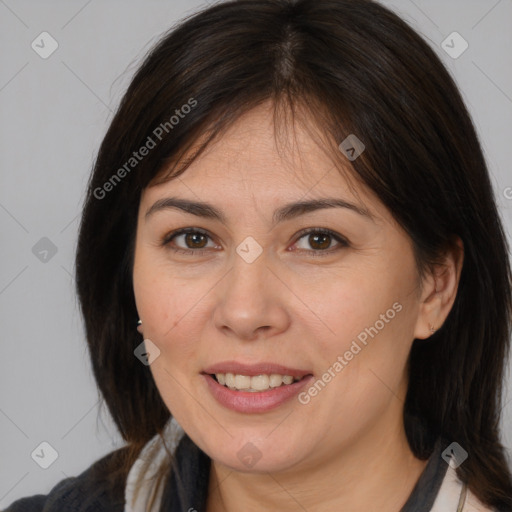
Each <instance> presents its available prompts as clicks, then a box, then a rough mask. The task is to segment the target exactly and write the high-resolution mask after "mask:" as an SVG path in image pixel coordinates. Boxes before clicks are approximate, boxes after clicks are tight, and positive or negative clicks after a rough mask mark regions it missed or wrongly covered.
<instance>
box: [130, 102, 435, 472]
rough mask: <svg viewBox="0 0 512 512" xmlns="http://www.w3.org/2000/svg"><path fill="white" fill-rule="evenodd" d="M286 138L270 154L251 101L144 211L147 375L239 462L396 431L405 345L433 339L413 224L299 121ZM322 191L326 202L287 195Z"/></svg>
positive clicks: (218, 448)
mask: <svg viewBox="0 0 512 512" xmlns="http://www.w3.org/2000/svg"><path fill="white" fill-rule="evenodd" d="M289 133H290V134H292V133H293V131H292V130H290V132H289ZM288 141H289V142H292V141H293V143H291V144H287V145H286V146H285V147H286V148H287V151H286V152H285V153H283V152H281V153H279V154H278V152H277V149H276V146H275V140H274V133H273V123H272V115H271V111H270V110H269V104H266V105H263V106H261V107H258V108H257V109H254V110H252V111H251V112H250V113H249V114H247V115H245V116H243V117H242V118H240V119H239V121H238V122H237V123H236V124H235V125H233V126H231V128H230V130H229V131H228V132H227V133H226V134H225V135H224V136H223V137H222V138H221V139H220V140H219V141H218V142H217V143H216V144H214V145H212V146H210V147H209V148H208V151H207V152H206V153H204V154H203V155H202V156H201V157H199V158H198V159H197V160H196V161H195V162H194V163H193V164H192V165H191V166H190V167H189V168H188V169H187V171H186V172H185V173H184V174H183V175H181V176H180V177H179V178H178V179H174V180H172V181H169V182H167V183H164V184H161V185H157V186H150V187H148V188H147V189H146V190H145V191H144V193H143V195H142V198H141V203H140V209H139V216H138V226H137V237H136V246H135V263H134V269H133V279H134V292H135V297H136V304H137V309H138V312H139V316H140V318H141V320H142V331H143V336H144V339H149V340H151V342H152V343H153V344H154V345H156V346H157V347H158V349H159V351H160V354H159V356H158V357H157V358H156V359H155V360H154V361H153V362H152V364H151V365H150V369H151V372H152V374H153V377H154V380H155V382H156V385H157V387H158V389H159V392H160V394H161V396H162V398H163V400H164V402H165V404H166V405H167V407H168V408H169V410H170V412H171V413H172V415H173V416H174V417H175V418H176V420H177V421H178V423H180V424H181V426H182V427H183V428H184V430H185V431H186V432H187V434H188V435H189V436H190V437H191V439H192V440H193V441H194V442H195V443H196V444H197V445H198V446H199V447H200V448H201V449H202V450H203V451H204V452H206V453H207V454H208V455H209V456H210V457H211V458H212V459H214V461H216V462H217V463H221V464H223V465H225V466H228V467H229V468H232V469H235V470H239V471H254V472H260V471H285V470H288V469H290V470H291V469H293V468H312V467H314V466H315V465H318V464H321V463H325V461H326V460H328V459H329V458H333V457H338V456H339V455H340V454H343V453H348V452H350V450H351V449H353V448H354V447H356V446H359V447H362V446H368V449H369V450H370V449H371V446H372V443H375V442H381V439H382V438H384V437H386V436H388V435H395V433H397V432H402V430H401V429H402V428H403V427H402V408H403V400H404V397H405V393H406V388H407V380H406V361H407V357H408V354H409V351H410V347H411V344H412V341H413V339H414V338H415V337H419V338H424V337H427V335H428V332H425V327H424V326H425V319H424V318H422V312H421V311H422V310H421V308H420V295H421V293H420V287H419V285H420V281H419V277H418V274H417V269H416V266H415V262H414V257H413V252H412V245H411V242H410V239H409V238H408V236H407V235H406V234H405V233H404V232H403V231H402V230H401V229H400V228H399V227H398V225H397V224H396V223H395V222H394V221H393V219H392V217H391V215H390V213H389V212H388V211H387V210H386V208H385V207H384V206H383V205H382V204H381V203H380V202H379V201H378V199H377V198H376V197H375V196H373V195H371V194H370V193H369V192H368V191H367V190H365V189H363V188H362V186H361V185H354V184H352V185H353V186H352V187H350V186H349V183H348V182H347V180H346V179H345V178H343V177H342V176H341V175H340V173H339V172H338V171H337V170H336V169H335V168H334V166H333V164H332V161H331V160H329V159H328V157H327V156H326V154H325V153H324V152H323V151H322V150H321V149H320V148H319V147H318V146H317V145H316V144H315V143H314V142H313V140H312V139H311V138H310V136H309V135H308V132H307V131H306V130H304V129H303V128H302V127H301V126H299V125H297V126H296V138H295V140H293V139H288ZM363 142H364V141H363ZM299 154H300V157H299ZM348 166H349V162H348V160H347V168H348ZM354 186H355V189H354V188H353V187H354ZM354 190H355V191H356V195H354V194H353V191H354ZM356 196H357V197H356ZM171 197H172V198H174V200H182V201H187V202H191V203H201V205H202V206H201V207H199V206H196V207H193V208H192V207H191V208H189V211H184V210H183V209H180V208H178V207H172V206H171V203H170V201H168V202H167V205H166V203H165V202H163V201H164V200H166V199H168V198H171ZM320 199H323V200H328V201H329V202H331V205H330V206H329V207H326V206H325V205H324V207H322V208H319V207H318V204H317V206H315V207H304V208H300V207H290V205H293V204H294V203H298V202H311V201H319V200H320ZM332 201H338V202H340V204H343V203H346V205H348V207H343V206H339V205H334V204H332ZM206 204H207V205H208V206H205V205H206ZM214 211H215V212H217V214H218V216H219V217H220V218H219V217H216V216H214V215H213V212H214ZM183 228H189V229H190V230H191V231H193V232H192V233H190V234H186V233H185V234H179V235H177V236H175V237H174V238H172V239H171V235H172V233H173V232H175V231H177V230H180V229H183ZM197 230H199V231H200V232H199V233H198V232H197ZM303 230H308V231H311V232H310V233H305V234H304V233H301V232H302V231H303ZM318 230H328V233H327V234H325V233H321V232H320V233H319V232H318ZM331 232H332V234H330V233H331ZM165 241H167V243H165ZM210 374H217V379H218V380H220V381H221V382H222V381H223V379H224V381H226V380H227V384H229V385H230V386H231V387H233V386H236V387H237V388H241V389H242V390H241V391H239V390H237V389H229V388H228V387H226V385H222V384H221V383H219V382H217V381H216V380H215V379H214V378H213V377H212V376H211V375H210ZM218 374H223V375H220V376H218ZM226 374H235V376H234V377H230V376H229V375H228V376H226ZM237 374H238V376H236V375H237ZM258 375H260V376H259V377H257V376H258ZM261 375H263V376H261ZM286 375H288V376H290V377H294V378H295V379H294V382H295V381H296V379H298V378H301V377H302V379H301V380H300V381H297V382H296V383H294V384H289V383H288V382H289V380H290V377H284V379H283V376H286ZM251 376H252V377H254V378H251ZM248 388H251V389H252V391H251V390H248ZM244 389H246V390H245V391H244ZM262 389H263V390H264V391H261V390H262ZM365 443H366V444H365ZM373 446H375V445H374V444H373Z"/></svg>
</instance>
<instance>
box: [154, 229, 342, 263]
mask: <svg viewBox="0 0 512 512" xmlns="http://www.w3.org/2000/svg"><path fill="white" fill-rule="evenodd" d="M188 233H198V234H201V235H204V236H207V237H208V238H210V239H211V237H210V235H209V234H208V233H207V232H206V231H204V230H203V229H200V228H182V229H178V230H176V231H173V232H171V233H169V234H167V235H166V236H165V237H164V238H163V239H162V240H161V245H162V246H169V244H170V243H171V242H172V240H174V238H176V237H177V236H180V235H185V234H188ZM312 233H315V234H321V235H328V236H330V237H331V238H333V239H334V240H336V241H337V242H338V243H339V246H338V247H336V248H334V249H325V250H321V249H312V250H307V249H298V251H299V252H304V251H305V252H308V253H311V254H310V255H311V256H313V257H323V256H328V255H330V254H332V253H333V252H336V251H339V250H340V249H342V248H344V247H348V246H349V243H348V242H347V240H345V239H344V238H343V237H341V236H340V235H338V234H337V233H335V232H334V231H331V230H330V229H325V228H307V229H303V230H301V231H299V232H298V233H297V238H296V240H295V242H294V244H296V243H297V242H298V241H299V240H300V239H301V238H303V237H304V236H306V235H309V234H312ZM169 248H170V249H171V250H172V251H174V252H175V253H179V254H186V255H190V256H192V255H202V254H204V253H205V252H207V251H208V249H181V248H175V247H169Z"/></svg>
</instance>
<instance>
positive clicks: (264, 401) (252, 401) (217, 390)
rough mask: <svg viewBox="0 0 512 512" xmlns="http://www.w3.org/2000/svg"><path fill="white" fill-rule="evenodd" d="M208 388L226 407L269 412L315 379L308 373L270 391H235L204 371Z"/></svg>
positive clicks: (253, 411)
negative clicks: (297, 379)
mask: <svg viewBox="0 0 512 512" xmlns="http://www.w3.org/2000/svg"><path fill="white" fill-rule="evenodd" d="M202 376H203V377H204V378H205V379H206V383H207V384H208V388H209V390H210V392H211V394H212V395H213V396H214V398H215V399H216V400H217V401H218V402H219V403H220V404H221V405H223V406H224V407H227V408H228V409H231V410H233V411H237V412H243V413H258V412H267V411H270V410H272V409H275V408H276V407H279V406H280V405H282V404H283V403H285V402H286V401H288V400H290V399H291V398H292V397H294V396H295V395H298V394H299V392H300V390H301V389H302V388H303V387H304V386H306V384H307V383H308V382H310V381H311V379H313V375H308V376H306V377H304V378H302V379H301V380H299V381H297V382H294V383H293V384H287V385H281V386H279V387H278V388H273V389H269V390H268V391H257V392H254V393H252V392H250V391H235V390H232V389H229V388H227V387H226V386H223V385H221V384H219V383H218V382H217V381H216V380H215V379H214V378H213V377H211V376H210V375H208V374H205V373H203V374H202Z"/></svg>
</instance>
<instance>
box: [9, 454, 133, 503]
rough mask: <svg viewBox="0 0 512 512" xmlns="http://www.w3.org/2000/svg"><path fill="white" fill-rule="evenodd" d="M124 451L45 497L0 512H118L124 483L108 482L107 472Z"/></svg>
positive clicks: (34, 497) (66, 481)
mask: <svg viewBox="0 0 512 512" xmlns="http://www.w3.org/2000/svg"><path fill="white" fill-rule="evenodd" d="M126 451H127V448H126V447H123V448H120V449H118V450H115V451H113V452H110V453H108V454H107V455H105V456H104V457H102V458H101V459H99V460H97V461H96V462H94V463H93V464H92V465H91V466H89V467H88V468H87V469H86V470H85V471H83V472H82V473H81V474H80V475H78V476H75V477H69V478H66V479H64V480H61V481H60V482H59V483H57V484H56V485H55V486H54V487H53V488H52V489H51V491H50V492H49V493H48V494H47V495H43V494H37V495H34V496H29V497H26V498H21V499H19V500H16V501H15V502H14V503H11V505H9V507H7V509H6V510H4V512H68V511H69V512H75V511H76V512H101V511H108V512H122V511H123V509H124V481H123V479H122V478H119V477H118V479H117V481H115V480H112V479H111V478H109V476H110V475H109V471H110V468H113V467H116V466H118V463H119V462H120V461H121V460H122V459H123V457H124V456H125V454H126Z"/></svg>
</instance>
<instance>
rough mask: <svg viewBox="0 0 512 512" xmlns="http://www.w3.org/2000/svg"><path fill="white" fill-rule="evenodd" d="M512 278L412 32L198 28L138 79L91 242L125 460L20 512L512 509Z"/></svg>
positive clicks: (92, 317) (188, 27)
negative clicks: (510, 368) (504, 397)
mask: <svg viewBox="0 0 512 512" xmlns="http://www.w3.org/2000/svg"><path fill="white" fill-rule="evenodd" d="M510 275H511V274H510V268H509V263H508V248H507V244H506V240H505V236H504V232H503V228H502V225H501V222H500V219H499V216H498V213H497V209H496V204H495V201H494V198H493V193H492V187H491V184H490V179H489V174H488V171H487V169H486V164H485V162H484V159H483V156H482V151H481V148H480V146H479V143H478V139H477V136H476V134H475V130H474V127H473V125H472V122H471V120H470V117H469V115H468V112H467V110H466V108H465V106H464V104H463V102H462V100H461V96H460V94H459V92H458V90H457V88H456V86H455V84H454V83H453V81H452V79H451V78H450V76H449V74H448V73H447V72H446V70H445V69H444V67H443V66H442V64H441V63H440V61H439V59H438V58H437V57H436V55H435V54H434V53H433V51H432V50H431V49H430V48H429V46H428V45H427V44H426V43H425V42H424V41H423V40H422V39H421V38H420V37H419V36H418V35H417V34H416V33H415V32H414V31H413V30H412V29H411V28H409V27H408V26H407V25H406V24H405V23H404V22H403V21H401V20H400V19H399V18H398V17H397V16H396V15H394V14H393V13H391V12H390V11H389V10H387V9H385V8H384V7H382V6H380V5H379V4H377V3H374V2H372V1H369V0H314V1H313V0H297V1H291V0H290V1H287V0H278V1H267V0H241V1H236V2H224V3H221V4H219V5H215V6H213V7H211V8H209V9H207V10H204V11H203V12H201V13H199V14H197V15H194V16H192V17H190V18H189V19H187V20H185V21H184V22H183V23H182V24H181V25H180V26H178V27H176V28H175V29H174V30H173V31H171V32H170V33H169V34H168V35H167V36H166V37H164V38H163V39H162V41H161V42H160V43H159V44H158V45H157V46H156V47H155V48H154V49H153V50H152V51H151V52H150V54H149V55H148V56H147V58H146V60H145V62H144V63H143V64H142V66H141V67H140V69H139V70H138V72H137V74H136V76H135V77H134V79H133V81H132V83H131V85H130V86H129V88H128V91H127V92H126V94H125V96H124V98H123V100H122V102H121V105H120V107H119V109H118V111H117V114H116V115H115V117H114V119H113V121H112V123H111V126H110V128H109V130H108V132H107V134H106V136H105V139H104V141H103V143H102V145H101V148H100V151H99V155H98V158H97V161H96V164H95V167H94V170H93V173H92V176H91V180H90V183H89V188H88V196H87V200H86V204H85V207H84V212H83V217H82V223H81V227H80V235H79V244H78V250H77V259H76V277H77V287H78V295H79V298H80V303H81V307H82V312H83V315H84V320H85V325H86V333H87V341H88V344H89V348H90V353H91V358H92V364H93V368H94V372H95V377H96V380H97V382H98V385H99V388H100V389H101V391H102V393H103V395H104V397H105V400H106V402H107V404H108V406H109V409H110V412H111V414H112V416H113V418H114V420H115V422H116V424H117V426H118V428H119V430H120V432H121V434H122V435H123V437H124V439H125V440H126V441H127V446H126V447H124V448H122V449H120V450H117V451H115V452H113V453H111V454H108V455H107V456H105V457H104V458H103V459H101V460H100V461H98V462H96V463H95V464H94V465H93V466H91V467H90V468H88V469H87V470H86V471H84V473H82V474H81V475H80V476H78V477H76V478H70V479H66V480H63V481H62V482H60V483H59V484H58V485H57V486H56V487H55V488H54V489H53V490H52V491H51V493H50V494H49V495H48V496H37V497H31V498H26V499H24V500H19V501H17V502H16V503H14V504H13V505H12V506H11V507H10V508H9V509H8V512H20V511H25V510H30V511H33V510H34V511H35V510H38V511H39V510H44V511H45V512H46V511H54V510H59V511H63V510H77V511H78V510H80V511H82V510H109V511H112V510H119V511H122V510H126V511H132V510H133V511H135V510H137V511H139V510H153V511H158V510H161V511H164V510H165V511H178V510H180V511H181V510H183V511H189V512H192V511H194V510H196V511H207V512H220V511H228V512H230V511H232V510H239V509H243V510H254V511H259V510H282V511H285V510H308V511H318V512H320V511H324V510H354V511H356V510H357V511H359V510H365V511H366V510H379V511H385V512H387V511H389V512H395V511H401V512H410V511H415V512H418V511H419V512H424V511H425V512H426V511H433V512H439V511H443V512H446V511H452V510H453V511H454V512H455V511H458V510H459V511H460V510H464V511H491V510H495V511H510V510H512V477H511V474H510V469H509V468H508V467H507V463H506V459H505V454H504V449H503V446H502V445H501V444H500V440H499V431H498V425H499V416H500V406H501V389H502V380H503V371H504V364H505V361H506V357H507V356H508V351H509V338H510V311H511V309H510V308H511V278H510ZM171 418H172V419H171Z"/></svg>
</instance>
